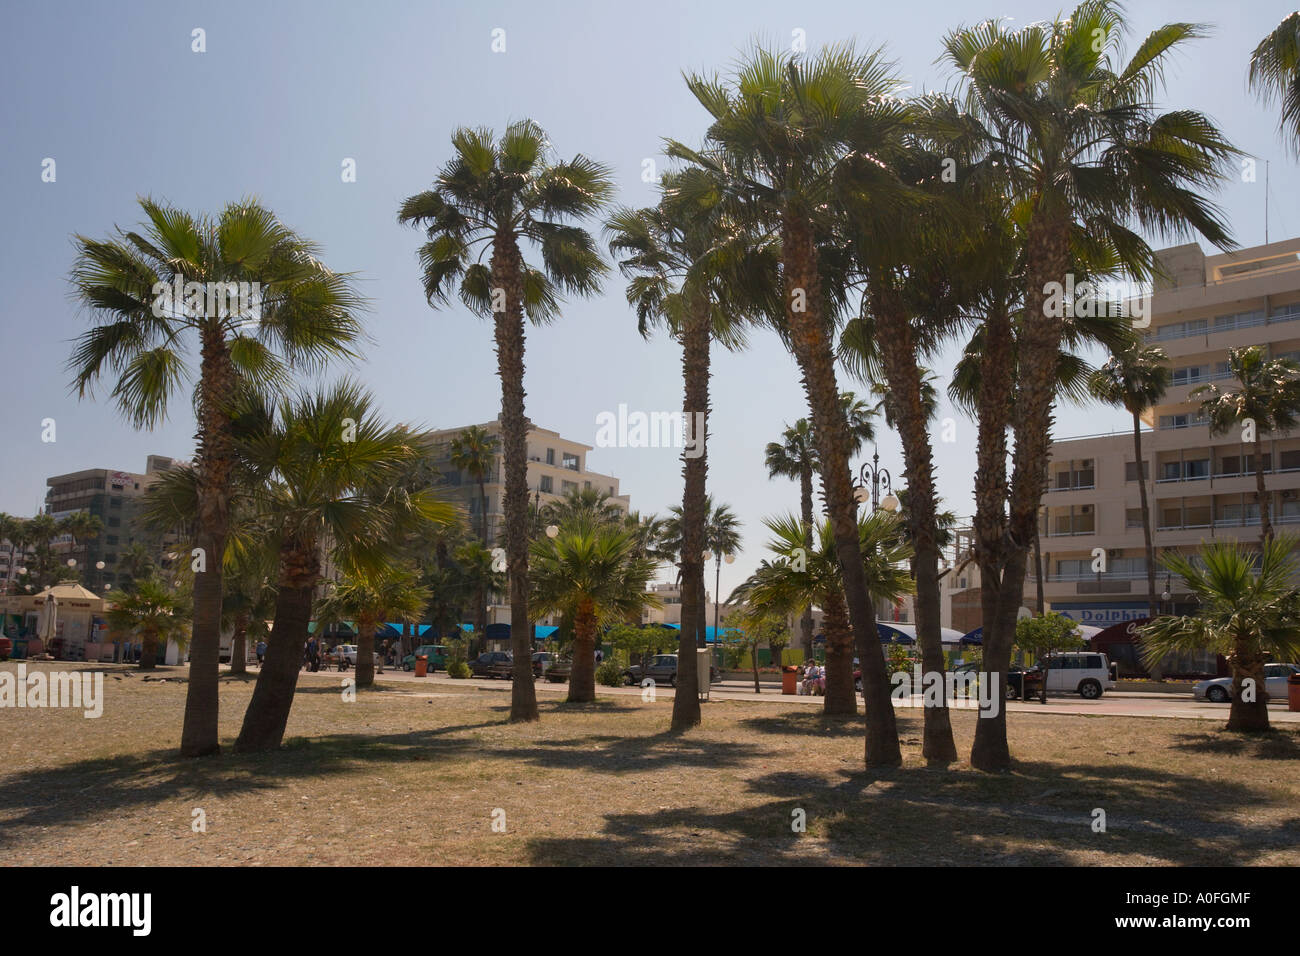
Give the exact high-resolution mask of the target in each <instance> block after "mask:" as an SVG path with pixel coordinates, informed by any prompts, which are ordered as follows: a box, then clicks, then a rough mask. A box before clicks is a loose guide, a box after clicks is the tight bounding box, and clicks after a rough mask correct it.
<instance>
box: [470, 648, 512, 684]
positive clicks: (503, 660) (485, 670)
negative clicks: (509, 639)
mask: <svg viewBox="0 0 1300 956" xmlns="http://www.w3.org/2000/svg"><path fill="white" fill-rule="evenodd" d="M469 669H470V671H471V672H472V673H473V674H474V676H475V677H504V678H505V679H506V680H513V679H514V676H515V659H514V655H512V654H510V653H508V652H506V651H484V652H483V653H482V654H480V655H479V656H478V657H476V658H474V659H473V660H472V661H470V662H469Z"/></svg>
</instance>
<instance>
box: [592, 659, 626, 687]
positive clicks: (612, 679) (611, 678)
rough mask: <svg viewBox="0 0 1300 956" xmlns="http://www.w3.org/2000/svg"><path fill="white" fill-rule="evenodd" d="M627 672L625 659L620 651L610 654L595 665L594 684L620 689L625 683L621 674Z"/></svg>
mask: <svg viewBox="0 0 1300 956" xmlns="http://www.w3.org/2000/svg"><path fill="white" fill-rule="evenodd" d="M626 670H627V658H626V657H625V656H624V655H623V653H622V652H621V651H619V652H616V653H613V654H610V655H609V656H608V657H606V658H605V659H604V660H603V661H601V662H600V663H599V664H597V665H596V683H597V684H600V685H601V686H602V687H622V686H623V684H624V683H625V681H624V679H623V672H624V671H626Z"/></svg>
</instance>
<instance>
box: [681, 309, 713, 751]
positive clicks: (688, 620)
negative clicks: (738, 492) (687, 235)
mask: <svg viewBox="0 0 1300 956" xmlns="http://www.w3.org/2000/svg"><path fill="white" fill-rule="evenodd" d="M710 335H711V330H710V328H709V303H708V300H707V299H705V298H704V297H703V296H697V297H696V299H695V300H694V301H693V302H692V303H691V309H690V314H689V315H688V316H687V321H686V324H685V328H684V329H683V330H682V384H683V392H684V401H683V411H684V413H685V415H686V420H687V421H688V422H692V423H693V422H696V421H697V420H698V419H697V418H696V417H695V416H696V415H697V414H701V413H702V414H703V416H704V420H703V425H702V427H701V429H700V433H699V434H696V435H694V436H693V437H694V438H695V451H696V452H699V454H696V455H695V457H694V458H691V457H688V456H687V455H685V454H683V455H682V553H681V556H680V561H681V564H680V567H681V572H682V577H681V581H682V631H681V635H680V640H679V641H678V646H677V687H676V690H675V691H674V693H673V719H672V729H673V730H674V731H683V730H686V729H687V728H690V727H694V726H696V725H697V724H699V722H700V695H699V690H698V688H699V683H698V679H697V676H696V654H695V650H696V648H697V647H698V646H699V638H700V636H701V635H703V633H704V615H705V608H704V523H705V520H706V517H707V516H706V515H705V507H706V503H705V497H706V490H707V489H706V485H707V483H708V475H709V460H708V457H707V447H708V444H707V437H708V414H709V344H710Z"/></svg>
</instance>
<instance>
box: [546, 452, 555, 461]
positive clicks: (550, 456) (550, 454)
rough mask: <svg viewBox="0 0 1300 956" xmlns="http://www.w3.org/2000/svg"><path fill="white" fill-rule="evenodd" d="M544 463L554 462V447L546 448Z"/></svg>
mask: <svg viewBox="0 0 1300 956" xmlns="http://www.w3.org/2000/svg"><path fill="white" fill-rule="evenodd" d="M546 463H547V464H548V465H553V464H555V449H554V448H548V449H546Z"/></svg>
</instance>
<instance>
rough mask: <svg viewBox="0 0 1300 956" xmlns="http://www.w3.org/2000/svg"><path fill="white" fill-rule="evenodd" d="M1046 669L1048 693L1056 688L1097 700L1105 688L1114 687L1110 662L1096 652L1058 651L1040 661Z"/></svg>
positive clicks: (1111, 688)
mask: <svg viewBox="0 0 1300 956" xmlns="http://www.w3.org/2000/svg"><path fill="white" fill-rule="evenodd" d="M1042 666H1043V667H1045V668H1046V669H1047V690H1048V693H1050V692H1052V691H1054V690H1059V691H1064V692H1065V693H1067V694H1070V693H1076V694H1078V695H1079V696H1080V697H1084V698H1086V699H1088V700H1096V699H1097V698H1098V697H1100V696H1101V695H1102V693H1103V692H1104V691H1108V690H1114V689H1115V680H1114V678H1113V677H1112V675H1111V672H1110V661H1109V660H1108V659H1107V658H1106V655H1105V654H1098V653H1097V652H1095V651H1061V652H1059V653H1056V654H1051V655H1049V656H1048V658H1047V659H1046V660H1045V661H1043V662H1042Z"/></svg>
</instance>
